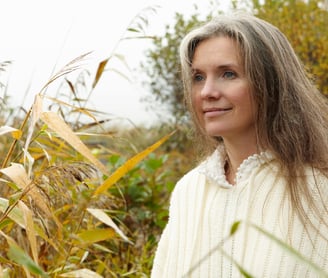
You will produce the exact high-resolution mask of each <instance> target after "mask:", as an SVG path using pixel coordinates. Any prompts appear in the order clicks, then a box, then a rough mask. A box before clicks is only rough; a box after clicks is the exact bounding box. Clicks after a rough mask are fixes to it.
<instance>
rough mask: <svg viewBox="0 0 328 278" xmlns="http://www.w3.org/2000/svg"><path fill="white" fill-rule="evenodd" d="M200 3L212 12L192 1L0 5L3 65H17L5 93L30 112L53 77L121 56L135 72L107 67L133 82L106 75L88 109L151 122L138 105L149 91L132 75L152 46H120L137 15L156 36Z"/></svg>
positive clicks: (19, 0)
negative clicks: (74, 63)
mask: <svg viewBox="0 0 328 278" xmlns="http://www.w3.org/2000/svg"><path fill="white" fill-rule="evenodd" d="M197 2H198V6H199V7H200V8H201V9H203V10H204V11H208V8H209V6H210V5H209V2H210V1H202V2H201V3H200V2H199V1H194V0H153V1H150V0H119V1H113V0H55V1H49V0H10V1H6V0H0V9H1V17H0V26H1V29H0V34H1V44H0V62H3V61H7V60H10V61H12V62H13V64H12V66H11V67H10V68H8V72H7V74H8V76H2V79H0V81H3V78H6V79H7V78H9V86H8V88H7V89H8V90H7V92H8V94H9V95H10V96H11V99H12V102H11V103H13V105H17V106H18V105H23V106H25V107H30V105H31V103H32V101H33V98H34V95H35V94H36V93H38V92H39V90H40V89H41V88H42V86H43V85H44V84H45V83H46V82H47V81H48V79H49V77H50V76H51V74H52V73H53V71H56V70H59V69H60V68H62V67H63V66H64V65H65V64H66V63H67V62H69V61H70V60H72V59H74V58H76V57H78V56H80V55H82V54H84V53H87V52H89V51H92V54H91V55H90V56H89V58H88V59H87V60H86V61H85V67H86V68H91V69H93V67H94V66H95V65H97V64H98V63H99V62H100V61H101V60H103V59H106V58H108V57H109V56H110V55H111V54H113V53H114V52H115V53H119V54H122V55H123V56H124V57H125V59H126V62H127V64H128V66H129V67H130V68H131V72H130V71H129V70H128V69H127V68H125V67H123V66H122V64H120V62H119V61H118V60H117V61H116V62H115V61H114V60H113V61H112V64H109V67H111V66H113V67H114V68H116V69H119V70H122V71H123V73H124V74H126V75H127V76H128V77H129V78H130V79H131V82H128V81H127V80H126V79H125V78H123V77H121V76H119V75H118V74H115V73H105V75H104V76H103V80H101V81H100V84H99V87H98V88H97V89H96V90H95V91H94V94H93V95H92V98H91V100H90V103H89V106H91V108H93V109H96V110H101V111H104V112H108V113H112V114H114V115H117V116H121V117H127V118H129V119H131V120H132V121H134V122H136V123H138V122H140V121H141V122H142V121H147V119H149V118H154V115H152V114H151V113H150V112H146V111H145V108H144V106H143V104H142V103H140V101H139V99H140V97H142V96H144V94H145V91H144V88H142V86H141V81H142V80H140V75H139V74H138V72H136V71H134V69H135V68H136V67H138V65H139V63H140V61H141V59H142V57H143V52H144V50H145V48H147V47H148V46H150V45H151V43H150V42H149V41H148V42H147V41H146V40H144V41H141V40H128V41H125V42H121V43H119V41H120V39H121V38H122V37H123V36H124V35H126V33H125V31H126V28H127V27H128V26H129V24H130V23H131V21H132V20H133V19H134V18H135V16H136V15H137V14H140V13H144V14H145V16H146V18H147V19H148V20H149V23H150V25H149V26H148V28H147V29H146V33H147V35H154V34H155V35H158V34H161V33H162V32H163V27H164V26H165V24H167V23H169V22H170V20H172V15H173V14H174V13H175V12H183V13H185V14H186V15H188V14H190V13H191V12H192V11H193V3H197ZM149 7H153V8H156V13H153V12H150V11H147V10H145V9H147V8H149ZM115 63H116V64H115ZM1 74H2V75H3V73H1V72H0V78H1ZM28 88H29V90H28V93H27V97H26V98H25V97H24V96H25V95H26V92H27V89H28ZM50 91H51V90H50ZM49 94H51V93H49ZM0 97H3V92H2V95H1V96H0Z"/></svg>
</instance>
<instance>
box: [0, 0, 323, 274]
mask: <svg viewBox="0 0 328 278" xmlns="http://www.w3.org/2000/svg"><path fill="white" fill-rule="evenodd" d="M232 3H233V8H234V9H238V8H239V7H241V6H242V7H243V8H244V9H248V10H251V11H252V12H253V13H255V14H256V15H258V16H259V17H262V18H264V19H267V20H268V21H270V22H272V23H273V24H275V25H277V26H278V27H279V28H280V29H281V30H282V31H283V32H284V33H285V34H286V35H287V37H288V38H289V39H290V41H291V44H292V45H293V46H294V47H295V49H296V51H297V54H298V55H299V56H300V58H301V59H302V61H303V62H304V64H305V65H306V67H307V68H308V71H309V75H311V77H312V78H313V80H314V81H315V82H316V84H317V85H318V88H319V89H320V90H321V92H322V93H323V94H328V83H327V82H328V28H327V26H328V7H327V1H319V0H314V1H311V0H310V1H301V0H294V1H291V0H288V1H280V0H276V1H256V0H251V1H247V2H246V1H233V2H232ZM218 13H220V12H218V11H215V12H214V11H213V10H209V13H208V15H205V16H204V15H201V14H200V13H199V12H198V10H197V9H195V12H194V14H193V15H192V16H191V17H190V18H186V17H185V16H184V15H182V14H179V13H177V14H176V16H175V21H174V22H172V23H171V24H169V25H167V28H166V30H165V34H163V35H160V36H152V37H153V38H152V39H153V47H152V48H150V49H147V50H146V51H145V61H144V62H143V63H142V64H141V66H140V68H141V70H143V71H144V72H146V73H147V74H148V76H149V78H150V82H148V83H147V82H145V86H146V87H147V88H148V89H149V92H150V93H151V94H152V96H153V98H152V99H151V100H145V101H148V102H149V105H150V106H151V105H152V104H153V102H154V101H156V102H159V103H161V104H163V105H167V106H168V110H169V111H170V112H171V113H172V121H168V122H165V123H163V122H159V123H158V125H155V126H152V127H144V126H135V127H134V128H126V129H124V130H115V131H113V130H112V129H111V128H109V125H108V123H110V120H111V119H110V116H108V115H105V116H104V115H103V114H99V113H97V111H94V110H89V109H88V108H87V103H85V102H84V101H83V99H82V98H81V97H79V94H80V92H79V88H80V87H81V84H80V83H78V80H81V76H85V75H83V72H84V68H83V66H82V63H81V62H83V61H84V60H85V58H86V57H87V56H88V54H83V55H81V56H79V53H77V58H76V59H74V60H73V61H70V62H68V63H67V65H64V66H63V67H62V69H61V70H59V71H58V72H57V73H55V74H54V75H53V77H52V78H50V80H47V81H45V85H44V87H43V88H41V90H40V93H38V94H37V95H36V98H35V101H34V103H33V105H32V106H31V108H30V109H29V110H28V111H25V110H24V109H23V108H22V109H20V113H14V111H15V110H17V108H15V109H14V108H12V107H8V106H7V105H6V94H7V93H9V94H10V92H6V90H5V87H6V83H0V88H1V91H2V92H6V93H5V96H4V97H3V98H2V100H1V103H0V105H1V111H0V148H1V153H2V155H1V159H0V163H1V168H0V186H1V187H0V244H1V249H0V277H149V275H150V270H151V267H152V261H153V256H154V252H155V249H156V245H157V242H158V239H159V236H160V234H161V232H162V230H163V228H164V227H165V224H166V222H167V217H168V211H167V208H168V203H169V198H170V193H171V192H172V190H173V188H174V185H175V183H176V181H177V180H178V179H179V177H181V176H182V175H183V174H184V173H185V172H186V171H187V170H189V169H190V168H191V167H192V166H194V165H193V163H191V161H194V160H193V155H194V153H193V146H192V144H191V142H190V140H189V135H190V132H189V130H190V124H189V118H188V114H187V113H186V112H185V109H184V104H183V98H182V88H181V83H180V76H179V64H178V59H177V55H178V54H177V50H178V44H179V41H180V39H181V37H182V36H183V34H184V33H186V32H187V31H188V30H190V29H191V28H193V27H194V26H196V25H197V24H199V23H200V22H202V21H204V20H205V19H206V18H208V17H210V16H212V15H214V14H215V15H216V14H218ZM144 16H145V15H144V14H143V15H142V17H144ZM137 19H138V18H137ZM139 19H140V18H139ZM142 22H143V24H145V25H147V24H151V22H150V23H149V22H147V20H144V19H143V20H142ZM141 29H143V30H142V32H141V31H140V30H141ZM144 30H145V26H144V25H143V26H141V25H134V26H133V28H132V27H131V28H130V29H129V30H128V32H129V35H131V34H132V35H133V36H135V39H142V37H143V36H144ZM113 55H115V53H113ZM110 58H111V57H108V58H105V59H104V60H103V61H102V62H100V63H99V65H98V67H97V69H96V71H95V72H94V73H92V74H91V75H89V77H88V78H91V82H85V83H83V82H82V84H83V86H89V87H88V88H85V89H87V91H89V92H91V93H92V91H93V90H94V89H95V88H96V87H97V85H98V83H99V82H101V81H102V79H103V78H106V75H105V70H106V67H107V66H108V64H109V63H110ZM0 62H1V61H0ZM127 62H128V61H127ZM10 63H11V62H10V61H2V62H1V63H0V76H1V73H3V72H5V71H6V69H7V67H8V66H9V65H10ZM146 64H147V66H146ZM84 78H85V77H84ZM55 82H61V83H62V84H64V85H65V86H66V87H67V88H68V91H69V94H70V95H71V96H73V97H70V98H65V99H63V98H60V97H56V98H54V97H51V96H49V95H48V94H47V89H48V88H49V87H51V86H53V84H54V83H55ZM87 84H90V85H87ZM49 103H50V104H49ZM16 112H17V111H16ZM82 119H83V120H82ZM236 227H237V226H236ZM236 227H235V228H236Z"/></svg>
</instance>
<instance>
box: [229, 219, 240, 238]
mask: <svg viewBox="0 0 328 278" xmlns="http://www.w3.org/2000/svg"><path fill="white" fill-rule="evenodd" d="M239 225H240V221H236V222H235V223H233V224H232V226H231V229H230V236H232V235H233V234H234V233H235V232H237V230H238V228H239Z"/></svg>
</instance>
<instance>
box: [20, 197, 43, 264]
mask: <svg viewBox="0 0 328 278" xmlns="http://www.w3.org/2000/svg"><path fill="white" fill-rule="evenodd" d="M18 207H19V208H20V209H21V210H22V212H23V216H24V221H25V226H26V233H27V238H28V242H29V244H30V247H31V252H32V256H33V260H34V261H35V262H36V263H38V257H39V256H38V247H37V242H36V234H37V233H36V231H35V228H34V222H33V213H32V211H31V210H30V209H29V208H28V207H27V206H26V205H25V204H24V203H23V202H22V201H19V202H18Z"/></svg>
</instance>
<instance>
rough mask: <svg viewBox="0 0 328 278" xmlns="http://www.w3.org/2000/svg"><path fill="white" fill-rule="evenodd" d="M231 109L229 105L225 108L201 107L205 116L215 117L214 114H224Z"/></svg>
mask: <svg viewBox="0 0 328 278" xmlns="http://www.w3.org/2000/svg"><path fill="white" fill-rule="evenodd" d="M231 110H232V108H231V107H227V108H215V107H213V108H205V109H203V113H204V116H205V117H209V118H211V117H216V116H221V115H224V114H226V113H228V112H230V111H231Z"/></svg>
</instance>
